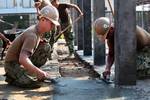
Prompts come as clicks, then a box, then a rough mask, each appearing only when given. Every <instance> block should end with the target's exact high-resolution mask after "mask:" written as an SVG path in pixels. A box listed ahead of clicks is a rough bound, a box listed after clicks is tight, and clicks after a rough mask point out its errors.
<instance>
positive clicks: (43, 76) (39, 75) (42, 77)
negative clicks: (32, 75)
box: [37, 70, 50, 81]
mask: <svg viewBox="0 0 150 100" xmlns="http://www.w3.org/2000/svg"><path fill="white" fill-rule="evenodd" d="M49 76H50V75H49V74H48V73H47V72H45V71H42V70H41V71H40V72H38V73H37V79H38V80H39V81H43V80H45V79H47V78H48V77H49Z"/></svg>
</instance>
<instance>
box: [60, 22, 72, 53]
mask: <svg viewBox="0 0 150 100" xmlns="http://www.w3.org/2000/svg"><path fill="white" fill-rule="evenodd" d="M68 25H69V24H68V23H63V24H61V27H62V29H65V28H66V27H67V26H68ZM73 37H74V36H73V32H72V27H70V28H68V29H67V30H66V31H65V32H64V38H65V41H66V45H67V46H68V49H69V52H70V54H72V53H73V52H74V46H73V39H74V38H73Z"/></svg>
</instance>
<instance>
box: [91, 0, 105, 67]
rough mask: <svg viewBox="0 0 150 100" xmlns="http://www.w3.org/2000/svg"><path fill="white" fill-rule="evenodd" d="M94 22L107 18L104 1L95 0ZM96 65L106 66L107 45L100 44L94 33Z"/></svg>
mask: <svg viewBox="0 0 150 100" xmlns="http://www.w3.org/2000/svg"><path fill="white" fill-rule="evenodd" d="M93 13H94V14H93V15H94V20H95V19H97V18H99V17H104V16H105V2H104V0H93ZM93 35H94V65H104V64H105V44H104V43H102V42H100V41H99V39H98V38H97V36H96V33H95V32H94V34H93Z"/></svg>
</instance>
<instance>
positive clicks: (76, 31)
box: [73, 0, 78, 46]
mask: <svg viewBox="0 0 150 100" xmlns="http://www.w3.org/2000/svg"><path fill="white" fill-rule="evenodd" d="M73 1H74V2H73V4H75V5H77V0H73ZM73 12H74V19H73V20H75V19H76V18H77V16H78V14H77V13H78V12H77V11H76V10H75V9H73ZM77 41H78V27H77V23H74V45H75V46H76V45H77Z"/></svg>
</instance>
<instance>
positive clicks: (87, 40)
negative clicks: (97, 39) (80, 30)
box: [83, 0, 92, 56]
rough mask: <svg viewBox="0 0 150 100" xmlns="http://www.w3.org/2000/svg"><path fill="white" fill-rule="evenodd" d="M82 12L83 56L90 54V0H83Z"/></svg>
mask: <svg viewBox="0 0 150 100" xmlns="http://www.w3.org/2000/svg"><path fill="white" fill-rule="evenodd" d="M83 9H84V10H83V13H84V35H83V39H84V42H83V43H84V46H83V48H84V52H83V54H84V56H90V55H92V34H91V0H83Z"/></svg>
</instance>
